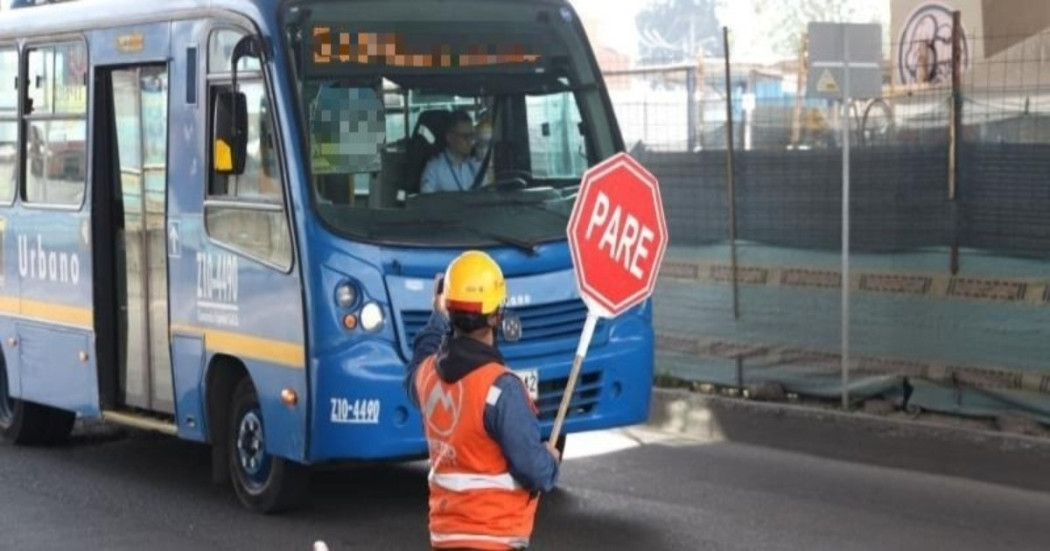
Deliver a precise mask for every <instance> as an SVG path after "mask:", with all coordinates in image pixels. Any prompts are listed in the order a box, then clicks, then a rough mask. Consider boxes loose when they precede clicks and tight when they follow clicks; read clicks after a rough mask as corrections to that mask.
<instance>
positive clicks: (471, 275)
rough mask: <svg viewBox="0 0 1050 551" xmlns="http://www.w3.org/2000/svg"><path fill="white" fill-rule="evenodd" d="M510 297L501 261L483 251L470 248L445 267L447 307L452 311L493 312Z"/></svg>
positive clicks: (485, 313) (484, 313) (486, 313)
mask: <svg viewBox="0 0 1050 551" xmlns="http://www.w3.org/2000/svg"><path fill="white" fill-rule="evenodd" d="M506 300H507V283H506V282H505V281H504V280H503V271H502V270H500V267H499V264H496V261H495V260H493V259H492V257H490V256H489V255H487V254H485V253H483V252H481V251H467V252H465V253H463V254H461V255H459V257H457V258H456V259H455V260H453V261H452V263H451V264H449V265H448V270H446V271H445V307H446V308H448V310H449V311H450V312H463V313H468V314H483V315H488V314H493V313H495V312H496V311H497V310H499V308H500V307H502V306H503V302H504V301H506Z"/></svg>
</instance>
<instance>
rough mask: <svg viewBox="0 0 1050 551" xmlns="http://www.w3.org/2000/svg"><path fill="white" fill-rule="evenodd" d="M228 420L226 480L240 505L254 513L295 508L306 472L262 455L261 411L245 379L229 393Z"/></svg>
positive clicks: (301, 495)
mask: <svg viewBox="0 0 1050 551" xmlns="http://www.w3.org/2000/svg"><path fill="white" fill-rule="evenodd" d="M229 420H230V429H229V433H228V435H229V436H228V446H229V453H228V457H229V462H230V477H231V479H232V480H233V488H234V490H235V491H236V492H237V498H238V499H240V501H241V503H243V504H244V506H245V507H247V508H248V509H250V510H252V511H255V512H257V513H276V512H279V511H283V510H287V509H290V508H293V507H295V506H298V505H299V504H300V503H301V501H302V499H303V498H304V497H305V496H306V489H307V485H308V484H309V471H308V470H307V468H306V467H304V466H302V465H300V464H298V463H296V462H294V461H290V460H287V459H283V458H280V457H274V456H272V455H270V454H268V453H266V438H265V436H266V433H265V427H264V425H263V418H262V409H261V408H260V407H259V397H258V395H257V394H256V393H255V387H254V386H253V385H252V382H251V380H250V379H248V378H244V379H241V381H240V383H238V384H237V388H236V390H234V392H233V401H232V403H231V410H230V417H229Z"/></svg>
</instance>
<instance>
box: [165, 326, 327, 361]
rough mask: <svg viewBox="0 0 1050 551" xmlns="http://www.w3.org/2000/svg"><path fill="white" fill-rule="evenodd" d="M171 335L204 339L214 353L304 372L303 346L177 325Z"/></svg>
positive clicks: (205, 344)
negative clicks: (279, 365)
mask: <svg viewBox="0 0 1050 551" xmlns="http://www.w3.org/2000/svg"><path fill="white" fill-rule="evenodd" d="M171 332H172V333H190V334H194V335H204V347H205V348H206V349H207V350H208V351H210V352H218V353H220V354H229V355H231V356H234V357H237V358H251V359H254V360H260V361H264V362H272V363H276V364H281V365H284V366H287V367H293V368H296V369H303V367H305V363H306V349H305V348H304V347H303V345H301V344H296V343H291V342H283V341H275V340H272V339H264V338H260V337H253V336H251V335H245V334H242V333H231V332H229V331H220V330H218V329H205V328H203V327H193V326H187V325H173V326H172V327H171Z"/></svg>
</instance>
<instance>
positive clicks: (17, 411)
mask: <svg viewBox="0 0 1050 551" xmlns="http://www.w3.org/2000/svg"><path fill="white" fill-rule="evenodd" d="M75 421H76V414H75V413H73V412H68V411H64V410H60V409H55V408H51V407H47V406H42V405H39V404H34V403H32V402H25V401H23V400H18V399H15V398H11V395H10V392H9V391H8V387H7V370H6V369H5V368H4V366H3V365H0V440H3V441H4V442H9V443H12V444H18V445H26V446H31V445H54V444H62V443H64V442H65V441H66V440H68V438H69V434H70V433H71V432H72V431H73V423H74V422H75Z"/></svg>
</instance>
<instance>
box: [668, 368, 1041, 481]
mask: <svg viewBox="0 0 1050 551" xmlns="http://www.w3.org/2000/svg"><path fill="white" fill-rule="evenodd" d="M649 426H650V427H651V428H654V429H657V430H661V431H665V432H669V433H674V434H680V435H683V436H688V437H691V438H699V439H702V440H706V441H714V442H718V441H731V442H736V443H742V444H749V445H754V446H760V447H768V448H775V449H779V450H784V451H791V452H797V453H802V454H808V455H815V456H820V457H824V458H830V459H838V460H843V461H849V462H854V463H864V464H870V465H878V466H883V467H892V468H898V469H905V470H910V471H919V472H927V473H932V474H939V475H944V476H951V477H961V478H966V479H970V480H978V481H982V482H988V483H992V484H1002V485H1007V486H1013V487H1017V488H1021V489H1026V490H1036V491H1042V492H1050V476H1046V470H1047V468H1048V466H1050V439H1045V438H1034V437H1030V436H1021V435H1014V434H1009V433H1002V432H994V431H988V430H979V429H973V428H963V427H959V426H948V425H946V424H940V423H932V422H925V421H921V420H920V421H911V420H900V419H888V418H885V417H880V416H876V415H871V414H867V413H862V412H843V411H836V410H830V409H820V408H816V407H809V406H801V405H795V404H790V403H769V402H756V401H749V400H745V399H735V398H725V397H721V396H714V395H706V394H698V393H694V392H689V391H686V390H669V389H660V388H657V389H655V390H654V391H653V400H652V408H651V414H650V419H649ZM902 497H904V496H902Z"/></svg>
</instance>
